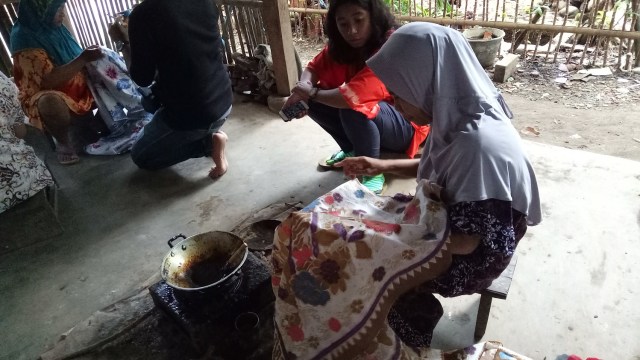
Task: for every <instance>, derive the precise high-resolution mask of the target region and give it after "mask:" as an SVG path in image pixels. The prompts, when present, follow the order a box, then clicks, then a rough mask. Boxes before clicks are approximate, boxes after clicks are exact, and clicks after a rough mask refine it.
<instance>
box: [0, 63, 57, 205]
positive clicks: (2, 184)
mask: <svg viewBox="0 0 640 360" xmlns="http://www.w3.org/2000/svg"><path fill="white" fill-rule="evenodd" d="M24 121H25V115H24V113H23V112H22V108H21V107H20V101H18V89H17V88H16V85H15V84H14V83H13V82H12V81H11V80H10V79H9V78H7V77H6V76H5V75H4V74H2V73H0V213H2V212H3V211H6V210H7V209H9V208H11V207H13V206H14V205H16V204H18V203H20V202H22V201H24V200H26V199H28V198H30V197H32V196H33V195H35V194H37V193H38V191H40V190H42V189H44V188H45V187H47V186H49V185H53V179H52V178H51V173H50V172H49V170H48V169H47V167H46V166H45V165H44V163H43V162H42V160H40V159H39V158H38V157H37V156H36V153H35V152H34V151H33V149H32V148H31V147H30V146H28V145H27V144H25V142H24V141H23V140H22V139H21V137H23V136H24V135H25V133H26V129H25V124H24Z"/></svg>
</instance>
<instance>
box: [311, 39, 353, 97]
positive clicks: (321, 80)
mask: <svg viewBox="0 0 640 360" xmlns="http://www.w3.org/2000/svg"><path fill="white" fill-rule="evenodd" d="M307 69H309V70H310V71H311V72H313V73H314V74H315V76H316V78H317V79H318V84H316V86H317V87H318V88H320V89H323V90H330V89H335V88H337V87H339V86H340V85H342V84H344V82H345V81H347V71H348V66H347V65H345V64H339V63H337V62H335V61H334V60H333V59H332V58H331V56H329V48H328V47H326V46H325V47H324V49H322V51H321V52H320V53H319V54H318V55H316V56H315V57H314V58H313V60H311V61H310V62H309V64H308V65H307Z"/></svg>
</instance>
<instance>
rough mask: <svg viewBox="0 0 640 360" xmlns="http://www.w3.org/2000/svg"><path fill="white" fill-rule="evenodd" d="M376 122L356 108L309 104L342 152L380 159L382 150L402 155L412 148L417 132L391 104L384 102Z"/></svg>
mask: <svg viewBox="0 0 640 360" xmlns="http://www.w3.org/2000/svg"><path fill="white" fill-rule="evenodd" d="M379 105H380V111H379V112H378V115H377V116H376V117H375V118H373V119H367V118H366V117H365V116H364V114H362V113H360V112H357V111H355V110H352V109H338V108H334V107H332V106H328V105H324V104H320V103H317V102H313V101H310V102H309V111H308V115H309V117H310V118H311V119H313V121H315V122H317V123H318V125H320V126H321V127H322V128H323V129H324V130H325V131H326V132H328V133H329V135H331V136H332V137H333V139H334V140H335V141H336V142H337V143H338V146H340V149H341V150H342V151H345V152H348V151H353V152H354V153H355V155H356V156H369V157H372V158H379V157H380V150H381V149H384V150H386V151H390V152H396V153H402V152H405V151H406V150H407V148H408V147H409V145H411V140H412V139H413V134H414V129H413V126H411V124H410V123H409V122H408V121H407V120H405V119H404V118H403V117H402V115H400V113H399V112H398V111H397V110H396V109H395V108H394V107H393V106H392V105H390V104H388V103H386V102H384V101H381V102H380V103H379Z"/></svg>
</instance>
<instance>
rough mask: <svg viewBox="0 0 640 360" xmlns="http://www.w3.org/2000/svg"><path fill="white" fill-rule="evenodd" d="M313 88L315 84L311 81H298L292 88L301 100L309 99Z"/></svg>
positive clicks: (292, 92) (292, 91)
mask: <svg viewBox="0 0 640 360" xmlns="http://www.w3.org/2000/svg"><path fill="white" fill-rule="evenodd" d="M312 90H313V84H312V83H311V81H298V82H297V83H296V86H294V87H293V89H292V90H291V94H292V95H294V94H295V95H297V96H298V97H300V99H301V100H304V101H308V100H309V97H310V96H311V91H312Z"/></svg>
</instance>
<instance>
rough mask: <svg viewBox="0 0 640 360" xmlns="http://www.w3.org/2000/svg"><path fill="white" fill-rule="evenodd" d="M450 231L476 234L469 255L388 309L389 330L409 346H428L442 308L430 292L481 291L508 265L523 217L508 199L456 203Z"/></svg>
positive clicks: (523, 226) (456, 259)
mask: <svg viewBox="0 0 640 360" xmlns="http://www.w3.org/2000/svg"><path fill="white" fill-rule="evenodd" d="M449 221H450V224H451V232H452V233H462V234H466V235H472V234H475V235H480V236H481V241H480V244H479V245H478V247H477V248H476V249H475V250H474V251H473V252H472V253H471V254H468V255H453V256H452V264H451V267H450V268H449V270H448V271H447V272H446V273H444V274H442V275H441V276H439V277H438V278H436V279H434V280H432V281H429V282H427V283H424V284H422V285H421V286H418V287H417V288H415V289H413V290H411V291H409V292H408V293H406V294H404V295H402V296H401V297H400V298H399V299H398V300H397V301H396V303H395V304H394V306H393V307H392V308H391V311H390V312H389V315H388V321H389V325H390V326H391V328H392V329H393V330H394V331H395V332H396V334H397V335H398V336H399V337H400V338H401V339H402V341H403V342H404V343H406V344H408V345H409V346H412V347H428V346H429V345H430V344H431V337H432V334H433V329H434V328H435V326H436V324H437V323H438V320H439V319H440V317H441V316H442V313H443V309H442V305H440V302H439V301H438V300H437V299H436V298H435V296H433V293H437V294H440V295H442V296H445V297H452V296H458V295H466V294H473V293H477V292H480V291H482V290H483V289H486V288H487V287H489V285H491V282H492V281H493V280H494V279H495V278H497V277H499V276H500V274H501V273H502V271H504V269H505V268H506V267H507V266H508V265H509V261H511V257H512V256H513V253H514V251H515V249H516V246H517V245H518V242H519V241H520V239H521V238H522V237H523V236H524V234H525V232H526V231H527V223H526V217H525V216H524V215H523V214H522V213H520V212H518V211H516V210H513V209H512V208H511V203H510V202H509V201H501V200H495V199H489V200H484V201H475V202H461V203H458V204H455V205H453V206H451V207H449Z"/></svg>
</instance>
